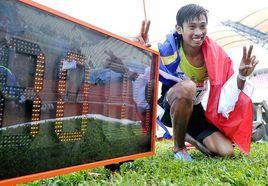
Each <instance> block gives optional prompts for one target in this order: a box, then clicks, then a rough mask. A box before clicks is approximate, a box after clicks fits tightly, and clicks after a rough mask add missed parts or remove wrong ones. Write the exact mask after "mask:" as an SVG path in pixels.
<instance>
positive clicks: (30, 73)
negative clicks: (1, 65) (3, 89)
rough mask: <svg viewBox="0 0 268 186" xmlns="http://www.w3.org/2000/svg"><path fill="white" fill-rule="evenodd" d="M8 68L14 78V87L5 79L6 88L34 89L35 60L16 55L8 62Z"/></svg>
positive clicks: (28, 56)
mask: <svg viewBox="0 0 268 186" xmlns="http://www.w3.org/2000/svg"><path fill="white" fill-rule="evenodd" d="M8 68H9V69H10V70H11V72H13V74H14V75H15V77H16V83H15V85H13V84H12V82H10V80H9V79H7V85H8V86H17V87H23V88H26V87H32V88H33V87H34V76H35V69H36V59H35V57H33V56H30V55H26V54H20V53H16V54H15V55H14V58H13V60H9V61H8Z"/></svg>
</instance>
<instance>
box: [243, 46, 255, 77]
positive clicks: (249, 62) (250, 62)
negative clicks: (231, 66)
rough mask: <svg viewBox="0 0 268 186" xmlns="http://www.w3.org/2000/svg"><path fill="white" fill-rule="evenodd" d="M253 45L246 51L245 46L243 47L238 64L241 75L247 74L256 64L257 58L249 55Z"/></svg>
mask: <svg viewBox="0 0 268 186" xmlns="http://www.w3.org/2000/svg"><path fill="white" fill-rule="evenodd" d="M252 49H253V46H252V45H250V47H249V50H248V51H247V48H246V47H245V46H244V47H243V57H242V60H241V63H240V66H239V74H240V75H241V76H245V77H247V76H249V75H250V74H251V73H252V72H253V70H254V69H255V67H256V65H257V64H258V62H259V61H258V60H257V59H256V56H255V55H253V56H251V53H252Z"/></svg>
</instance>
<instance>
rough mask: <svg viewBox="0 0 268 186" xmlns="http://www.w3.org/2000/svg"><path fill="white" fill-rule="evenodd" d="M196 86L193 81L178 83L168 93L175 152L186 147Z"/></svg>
mask: <svg viewBox="0 0 268 186" xmlns="http://www.w3.org/2000/svg"><path fill="white" fill-rule="evenodd" d="M195 92H196V85H195V83H194V82H192V81H191V80H186V81H183V82H181V83H177V84H176V85H174V86H173V87H172V88H170V89H169V91H168V93H167V99H168V103H169V105H170V116H171V121H172V126H173V138H174V152H176V151H179V150H180V149H182V148H184V147H185V143H184V142H185V133H186V130H187V126H188V122H189V119H190V117H191V114H192V111H193V97H194V95H195Z"/></svg>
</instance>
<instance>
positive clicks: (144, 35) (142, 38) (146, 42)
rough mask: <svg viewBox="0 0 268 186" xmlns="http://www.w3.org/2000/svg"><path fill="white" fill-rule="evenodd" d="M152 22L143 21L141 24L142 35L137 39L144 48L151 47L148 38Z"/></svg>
mask: <svg viewBox="0 0 268 186" xmlns="http://www.w3.org/2000/svg"><path fill="white" fill-rule="evenodd" d="M150 24H151V21H142V24H141V31H140V33H139V34H138V35H137V36H136V37H135V38H136V41H137V42H138V43H139V44H141V45H144V46H147V47H150V46H151V45H150V44H149V37H148V32H149V28H150Z"/></svg>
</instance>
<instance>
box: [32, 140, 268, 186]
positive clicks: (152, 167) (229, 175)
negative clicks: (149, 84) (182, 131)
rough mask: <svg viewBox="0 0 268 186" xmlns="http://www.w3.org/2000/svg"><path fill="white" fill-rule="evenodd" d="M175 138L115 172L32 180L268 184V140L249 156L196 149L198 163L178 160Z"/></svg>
mask: <svg viewBox="0 0 268 186" xmlns="http://www.w3.org/2000/svg"><path fill="white" fill-rule="evenodd" d="M171 149H172V141H161V142H157V143H156V155H155V156H151V157H149V158H142V159H138V160H135V161H134V162H131V163H124V164H123V165H121V169H120V171H119V172H117V173H114V174H112V173H111V172H110V171H109V170H107V169H105V168H103V167H99V168H95V169H91V170H86V171H80V172H76V173H72V174H67V175H62V176H59V177H54V178H51V179H47V180H40V181H35V182H32V183H28V184H27V185H30V186H37V185H62V186H65V185H120V186H121V185H126V186H128V185H268V143H253V144H252V147H251V153H250V155H249V156H244V155H242V154H241V153H240V152H239V151H238V150H236V155H235V158H227V159H226V158H208V157H206V156H204V155H203V154H201V153H200V152H199V151H197V150H195V149H192V150H190V154H191V155H192V156H193V158H194V162H192V163H187V162H182V161H176V160H174V159H173V154H172V150H171Z"/></svg>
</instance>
